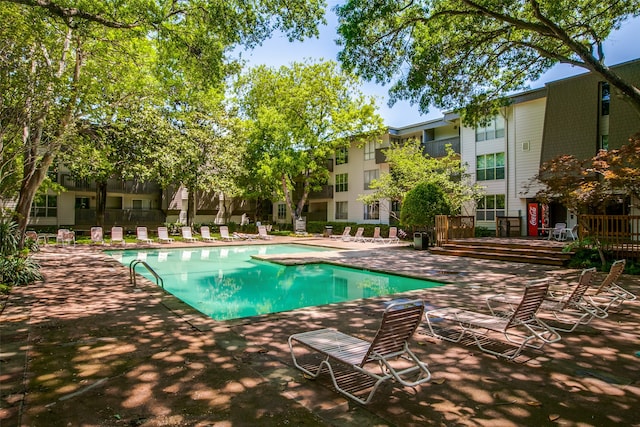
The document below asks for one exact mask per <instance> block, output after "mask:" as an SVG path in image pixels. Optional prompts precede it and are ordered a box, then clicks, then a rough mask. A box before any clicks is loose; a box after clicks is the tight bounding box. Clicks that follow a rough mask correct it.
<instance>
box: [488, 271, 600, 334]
mask: <svg viewBox="0 0 640 427" xmlns="http://www.w3.org/2000/svg"><path fill="white" fill-rule="evenodd" d="M595 271H596V269H595V268H586V269H584V270H582V272H581V273H580V277H579V279H578V283H577V284H576V285H575V286H574V287H573V288H570V287H568V286H563V287H562V288H559V289H557V290H551V289H550V290H549V292H548V293H547V296H546V297H545V299H544V301H543V302H542V304H541V305H540V311H539V315H540V316H544V315H545V314H549V316H550V317H552V318H553V320H555V321H557V322H559V323H560V324H561V325H563V326H557V325H556V324H555V323H554V324H552V325H550V326H551V327H552V328H553V329H555V330H557V331H561V332H573V331H574V330H575V329H576V328H577V327H578V326H579V325H586V324H588V323H589V322H591V321H592V320H593V319H594V318H596V317H597V318H599V319H604V318H606V317H607V312H606V311H605V310H603V309H601V308H598V307H597V306H595V305H593V304H592V303H591V302H590V301H588V300H587V299H586V298H585V297H584V296H585V293H586V292H587V289H588V288H589V286H591V285H592V284H593V280H594V278H595ZM520 300H521V298H519V297H518V296H515V295H494V296H491V297H489V298H487V304H488V305H489V309H490V310H491V313H492V314H494V315H504V313H513V311H514V310H515V309H516V305H517V304H518V303H519V302H520ZM564 325H566V326H564Z"/></svg>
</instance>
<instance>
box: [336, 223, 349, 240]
mask: <svg viewBox="0 0 640 427" xmlns="http://www.w3.org/2000/svg"><path fill="white" fill-rule="evenodd" d="M331 238H332V239H342V240H351V227H350V226H346V227H345V228H344V230H343V231H342V234H335V235H332V236H331Z"/></svg>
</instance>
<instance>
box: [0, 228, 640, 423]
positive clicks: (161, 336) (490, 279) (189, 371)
mask: <svg viewBox="0 0 640 427" xmlns="http://www.w3.org/2000/svg"><path fill="white" fill-rule="evenodd" d="M281 242H286V243H309V244H318V245H323V246H331V247H337V248H340V249H344V250H342V251H338V252H335V253H329V252H327V253H321V254H317V253H314V254H305V255H304V256H302V257H300V258H298V257H293V256H289V255H287V256H281V257H279V262H283V263H291V264H295V263H301V262H311V261H315V260H326V261H328V262H331V263H335V264H338V265H348V266H353V267H358V268H364V269H370V270H380V271H388V272H392V273H397V274H403V275H408V276H412V277H422V278H427V279H430V280H439V281H444V282H447V283H448V284H446V285H444V286H442V287H438V288H434V289H425V290H420V291H413V292H408V293H406V294H402V295H399V296H397V297H416V298H421V299H423V300H424V301H425V302H426V303H427V304H428V305H429V306H430V307H443V306H449V305H453V306H458V307H463V308H469V309H473V310H477V311H486V304H485V303H484V301H485V298H486V297H487V296H489V295H492V294H495V293H508V294H519V293H521V292H522V287H523V285H524V283H525V282H526V281H527V280H529V279H534V278H539V277H545V276H552V277H553V278H555V279H557V280H558V281H562V280H571V281H574V280H575V279H576V278H577V276H578V273H579V271H578V270H570V269H565V268H556V267H549V266H542V265H533V264H521V263H509V262H502V261H488V260H480V259H471V258H459V257H446V256H435V255H431V254H430V253H429V252H428V251H415V250H413V249H411V248H408V247H406V246H402V245H381V244H372V243H354V242H342V241H339V240H337V241H336V240H329V239H326V238H324V239H323V238H308V239H307V238H279V237H275V238H274V239H273V240H271V241H268V242H266V243H281ZM240 243H244V242H240ZM259 243H265V242H264V241H253V242H248V244H259ZM221 244H222V243H212V244H209V245H208V246H220V245H221ZM234 244H237V243H234ZM132 246H134V245H129V247H132ZM152 246H153V247H165V248H166V247H180V246H190V247H193V246H195V245H194V244H181V243H174V244H169V245H159V244H155V245H152ZM135 247H143V246H141V245H135ZM37 259H38V261H39V262H40V263H41V265H42V268H43V272H44V275H45V279H46V280H45V282H44V283H36V284H34V285H30V286H26V287H17V288H14V290H13V291H12V293H11V294H10V296H9V297H8V299H6V301H5V304H4V305H3V307H4V308H3V309H2V312H1V313H0V347H1V348H0V391H1V395H2V399H1V401H0V405H1V406H0V426H2V427H9V426H251V425H260V426H276V425H278V426H281V425H290V426H299V425H305V426H312V425H335V426H362V425H367V426H370V425H371V426H373V425H375V426H425V425H436V426H523V425H562V426H604V425H613V424H620V425H629V426H640V411H638V402H639V401H640V356H639V355H640V353H639V352H640V328H639V326H638V325H639V324H640V323H639V322H640V302H638V301H632V302H628V303H625V304H624V305H623V306H622V308H621V309H620V310H617V311H616V312H612V313H611V314H610V315H609V317H608V318H606V319H602V320H600V319H596V320H594V321H593V322H591V323H590V324H589V325H587V326H580V327H578V329H577V330H576V331H575V332H573V333H571V334H563V339H562V340H561V341H560V342H558V343H555V344H551V345H548V346H546V347H544V348H543V351H528V350H527V351H525V352H524V354H523V355H522V356H520V357H518V358H517V359H516V360H515V361H513V362H509V361H506V360H501V359H497V358H495V357H492V356H490V355H487V354H484V353H482V352H480V351H479V350H478V349H477V348H476V347H475V346H473V345H469V344H468V343H460V344H453V343H449V342H444V341H439V340H436V339H433V338H431V337H429V336H426V335H425V334H422V333H417V334H416V335H415V337H414V339H413V341H412V346H411V347H412V349H413V350H414V351H415V353H416V354H417V355H418V356H419V357H420V358H421V359H422V360H423V361H425V362H427V363H428V364H429V368H430V369H431V371H432V373H433V378H432V381H431V382H429V383H426V384H424V385H421V386H419V387H416V388H415V389H412V388H402V387H398V386H396V385H394V384H388V385H385V386H383V387H381V388H380V389H379V390H378V392H377V393H376V395H375V397H374V400H373V402H372V403H371V404H370V405H368V406H361V405H358V404H355V403H353V402H351V401H349V400H348V399H346V398H344V397H342V396H341V395H339V394H337V393H335V392H334V391H333V390H332V389H331V387H330V386H329V382H328V377H327V376H326V375H322V376H321V378H319V379H318V380H316V381H310V380H307V379H305V378H304V377H303V376H302V374H301V373H300V372H299V371H297V370H296V369H295V368H294V367H293V364H292V362H291V357H290V355H289V349H288V345H287V338H288V336H289V335H291V334H293V333H297V332H301V331H306V330H311V329H316V328H321V327H333V328H337V329H339V330H341V331H343V332H345V333H349V334H352V335H356V336H359V337H361V338H371V337H372V336H373V334H374V333H375V330H376V328H377V326H378V323H379V321H380V318H381V312H382V310H383V309H384V302H385V301H388V300H389V298H388V297H380V298H372V299H367V300H359V301H354V302H348V303H342V304H333V305H329V306H321V307H313V308H304V309H299V310H295V311H291V312H286V313H277V314H272V315H265V316H259V317H253V318H248V319H239V320H234V321H228V322H216V321H213V320H211V319H209V318H206V317H205V316H203V315H201V314H200V313H198V312H196V311H195V310H193V309H191V308H190V307H188V306H186V305H185V304H183V303H181V302H180V301H177V300H176V299H175V298H174V297H172V296H171V295H168V294H166V293H164V292H163V291H162V290H161V289H160V288H158V287H157V286H156V285H155V283H153V282H150V281H148V280H146V279H144V278H142V277H138V280H137V283H138V286H137V287H133V286H132V285H131V284H130V282H129V272H128V268H127V267H125V266H123V265H121V264H119V263H118V262H116V261H115V260H113V259H111V258H109V257H108V256H106V255H105V254H103V253H102V248H101V247H89V246H84V245H78V246H76V247H64V248H58V247H55V246H52V245H50V246H46V247H45V248H43V249H42V250H41V251H40V252H39V253H38V254H37ZM602 277H604V274H603V273H598V279H601V278H602ZM621 284H622V285H623V286H625V287H626V288H627V289H629V290H631V291H632V292H634V293H636V294H640V277H638V276H629V275H623V278H622V280H621Z"/></svg>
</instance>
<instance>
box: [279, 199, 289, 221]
mask: <svg viewBox="0 0 640 427" xmlns="http://www.w3.org/2000/svg"><path fill="white" fill-rule="evenodd" d="M278 219H287V205H286V204H284V203H278Z"/></svg>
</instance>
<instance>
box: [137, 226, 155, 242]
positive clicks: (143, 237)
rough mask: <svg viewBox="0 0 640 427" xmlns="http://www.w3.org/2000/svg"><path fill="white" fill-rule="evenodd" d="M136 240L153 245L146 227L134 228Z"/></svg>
mask: <svg viewBox="0 0 640 427" xmlns="http://www.w3.org/2000/svg"><path fill="white" fill-rule="evenodd" d="M136 240H137V241H138V242H140V243H153V240H151V239H150V238H149V236H148V234H147V227H136Z"/></svg>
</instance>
